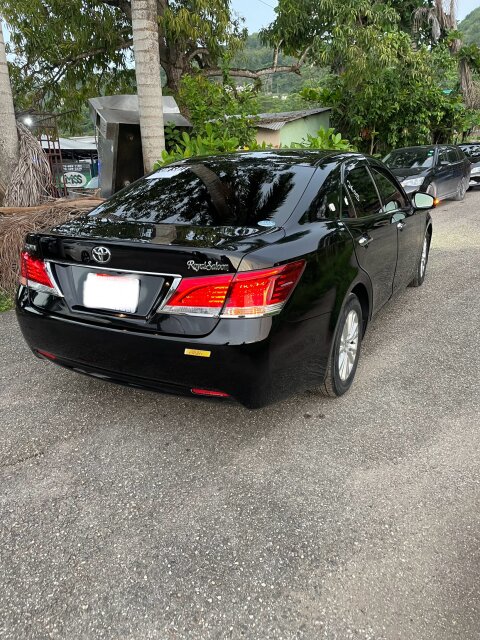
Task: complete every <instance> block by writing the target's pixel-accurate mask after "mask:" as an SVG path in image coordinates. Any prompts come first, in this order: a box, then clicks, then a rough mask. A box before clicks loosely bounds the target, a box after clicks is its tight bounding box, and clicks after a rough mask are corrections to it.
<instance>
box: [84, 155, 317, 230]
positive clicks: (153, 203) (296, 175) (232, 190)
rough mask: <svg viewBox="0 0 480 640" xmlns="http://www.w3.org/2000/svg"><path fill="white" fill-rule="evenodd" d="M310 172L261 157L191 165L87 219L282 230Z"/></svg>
mask: <svg viewBox="0 0 480 640" xmlns="http://www.w3.org/2000/svg"><path fill="white" fill-rule="evenodd" d="M314 171H315V169H314V168H313V167H311V166H307V165H303V164H300V163H297V164H295V163H292V161H291V160H290V159H289V158H288V156H285V159H283V158H279V157H278V156H275V155H273V154H272V155H269V154H264V153H263V154H258V155H253V154H252V155H249V156H246V155H241V154H239V155H238V156H236V157H233V156H232V157H226V158H211V159H210V158H209V159H208V160H207V159H205V160H197V161H191V162H187V163H183V164H177V165H171V166H168V167H164V168H162V169H160V170H159V171H156V172H155V173H152V174H150V175H149V176H147V177H146V178H144V179H142V180H139V181H138V182H136V183H135V184H134V185H132V186H131V187H127V188H126V189H124V190H123V191H121V192H119V193H118V194H116V195H115V196H113V198H111V199H110V200H107V201H106V202H105V203H103V204H102V205H100V207H98V208H97V209H95V211H93V212H92V214H91V215H95V216H97V217H104V216H109V217H111V218H113V219H114V220H120V221H125V222H146V223H153V224H158V223H166V224H181V225H192V226H193V225H195V226H207V227H210V226H224V225H226V226H229V225H231V226H241V227H257V226H258V227H267V228H268V227H271V226H281V225H282V224H284V223H285V221H286V220H287V219H288V218H289V217H290V215H291V214H292V212H293V209H294V208H295V206H296V205H297V203H298V201H299V200H300V197H301V195H302V194H303V192H304V190H305V188H306V187H307V185H308V183H309V181H310V179H311V177H312V175H313V173H314Z"/></svg>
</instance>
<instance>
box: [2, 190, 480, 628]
mask: <svg viewBox="0 0 480 640" xmlns="http://www.w3.org/2000/svg"><path fill="white" fill-rule="evenodd" d="M433 217H434V238H433V246H432V251H431V256H430V263H429V267H428V274H427V279H426V281H425V284H424V285H423V287H421V288H419V289H408V290H407V291H405V292H402V293H401V294H400V295H399V296H398V297H397V298H395V299H394V300H393V301H392V302H390V303H389V305H388V306H387V307H385V308H384V310H382V312H381V313H380V314H379V315H378V317H377V318H376V319H375V320H374V322H373V323H372V325H371V327H370V329H369V331H368V334H367V336H366V339H365V342H364V348H363V353H362V358H361V362H360V366H359V370H358V373H357V379H356V381H355V385H354V387H353V389H352V390H351V391H350V392H349V393H348V394H347V395H346V396H344V397H342V398H341V399H339V400H325V399H322V398H321V397H320V396H318V395H317V394H315V393H314V392H309V393H306V394H303V395H297V396H294V397H293V398H290V399H289V400H287V401H284V402H282V403H279V404H276V405H274V406H272V407H269V408H266V409H263V410H259V411H255V412H249V411H247V410H246V409H243V408H242V407H240V406H236V405H234V404H221V403H212V402H209V401H201V400H193V399H192V400H190V399H185V398H176V397H172V396H162V395H156V394H153V393H149V392H143V391H137V390H132V389H125V388H122V387H117V386H114V385H111V384H109V383H106V382H102V381H99V380H94V379H89V378H85V377H82V376H79V375H75V374H72V373H70V372H67V371H65V370H63V369H60V368H57V367H55V366H53V365H51V364H49V363H47V362H42V361H38V360H36V359H35V358H33V356H32V355H31V354H30V352H29V351H28V349H27V347H26V345H25V344H24V342H23V340H22V338H21V335H20V332H19V329H18V327H17V325H16V321H15V315H14V313H13V312H8V313H4V314H0V354H1V360H0V443H1V444H0V638H1V639H2V640H4V639H12V640H22V639H24V638H35V639H44V638H67V639H75V640H77V639H84V638H88V639H95V640H99V639H103V638H108V639H109V640H110V639H111V640H119V639H135V640H137V639H138V640H146V639H149V638H158V639H162V640H167V639H170V638H171V639H175V640H177V639H178V640H180V639H182V638H189V639H194V640H204V639H205V640H206V639H210V638H218V639H227V638H234V639H236V638H253V639H259V640H266V639H270V638H272V639H284V640H290V639H294V638H306V639H315V640H318V639H325V640H334V639H338V640H348V639H349V638H352V639H355V640H357V639H358V640H365V639H367V638H370V639H373V640H382V639H384V640H396V639H401V640H429V639H431V640H456V639H458V640H474V639H475V640H477V639H478V638H479V637H480V586H479V585H480V453H479V451H480V418H479V415H480V393H479V391H480V389H479V379H480V370H479V362H480V357H479V356H480V351H479V344H480V330H479V321H480V296H479V293H480V193H479V192H476V193H472V192H469V193H468V194H467V198H466V200H465V202H463V203H456V202H455V203H453V202H451V203H446V204H443V205H442V206H440V207H439V208H438V209H437V210H435V211H434V213H433Z"/></svg>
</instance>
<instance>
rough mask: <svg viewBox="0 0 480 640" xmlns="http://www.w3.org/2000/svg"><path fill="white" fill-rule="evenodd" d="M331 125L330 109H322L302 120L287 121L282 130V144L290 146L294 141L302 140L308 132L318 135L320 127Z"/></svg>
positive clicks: (324, 127) (325, 127) (326, 127)
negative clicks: (320, 111)
mask: <svg viewBox="0 0 480 640" xmlns="http://www.w3.org/2000/svg"><path fill="white" fill-rule="evenodd" d="M329 127H330V111H322V113H317V114H316V115H314V116H307V117H306V118H302V119H301V120H295V121H294V122H287V124H286V125H285V126H284V127H283V128H282V129H281V130H280V142H281V144H282V146H285V147H288V146H289V145H290V144H291V143H292V142H301V140H302V139H303V138H306V137H307V133H310V134H311V135H312V136H314V135H316V133H317V131H318V130H319V129H328V128H329Z"/></svg>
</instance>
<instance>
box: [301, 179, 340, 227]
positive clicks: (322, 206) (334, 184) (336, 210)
mask: <svg viewBox="0 0 480 640" xmlns="http://www.w3.org/2000/svg"><path fill="white" fill-rule="evenodd" d="M318 171H320V169H319V170H318ZM341 191H342V184H341V173H340V167H338V168H337V169H334V170H333V171H331V172H330V173H328V174H327V176H326V178H325V180H324V182H323V184H322V186H321V188H320V189H319V191H318V193H317V195H316V196H315V198H314V199H313V200H312V202H311V204H310V206H309V207H308V210H307V212H306V215H305V219H306V220H308V221H309V222H315V221H316V220H324V219H325V218H328V219H332V220H334V219H336V218H340V216H341V210H342V206H341Z"/></svg>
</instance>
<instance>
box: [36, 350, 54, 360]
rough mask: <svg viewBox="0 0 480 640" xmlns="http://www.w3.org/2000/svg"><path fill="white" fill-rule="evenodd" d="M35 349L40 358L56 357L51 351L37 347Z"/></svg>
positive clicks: (50, 358)
mask: <svg viewBox="0 0 480 640" xmlns="http://www.w3.org/2000/svg"><path fill="white" fill-rule="evenodd" d="M36 351H37V353H38V355H39V356H42V358H48V359H49V360H56V359H57V356H55V355H53V353H50V351H42V349H37V350H36Z"/></svg>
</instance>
